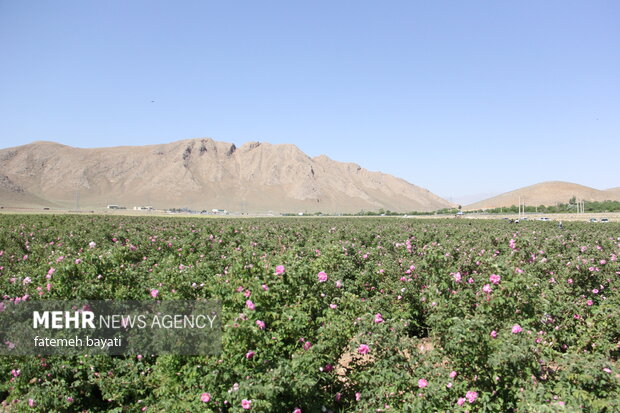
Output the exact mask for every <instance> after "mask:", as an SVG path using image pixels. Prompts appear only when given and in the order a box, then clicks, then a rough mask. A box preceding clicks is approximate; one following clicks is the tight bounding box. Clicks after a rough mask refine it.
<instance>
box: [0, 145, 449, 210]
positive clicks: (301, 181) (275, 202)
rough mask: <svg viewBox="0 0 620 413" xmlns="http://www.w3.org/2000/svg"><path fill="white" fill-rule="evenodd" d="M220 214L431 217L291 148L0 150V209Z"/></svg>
mask: <svg viewBox="0 0 620 413" xmlns="http://www.w3.org/2000/svg"><path fill="white" fill-rule="evenodd" d="M76 199H79V204H80V206H81V207H88V208H105V206H106V205H108V204H116V205H123V206H126V207H128V208H132V207H133V206H136V205H152V206H154V207H155V208H158V209H165V208H173V207H176V208H179V207H189V208H192V209H199V210H203V209H207V210H210V209H214V208H217V209H227V210H229V211H237V212H267V211H273V212H297V211H307V212H316V211H322V212H357V211H360V210H372V211H376V210H379V209H380V208H384V209H386V210H387V209H389V210H392V211H403V212H406V211H413V210H417V211H432V210H436V209H440V208H446V207H451V206H453V205H452V204H451V203H449V202H448V201H446V200H444V199H442V198H440V197H438V196H436V195H434V194H432V193H431V192H429V191H428V190H426V189H423V188H420V187H417V186H415V185H412V184H410V183H408V182H406V181H404V180H402V179H399V178H396V177H394V176H391V175H387V174H383V173H380V172H370V171H368V170H366V169H364V168H362V167H361V166H359V165H356V164H353V163H342V162H336V161H334V160H331V159H330V158H328V157H327V156H325V155H321V156H318V157H314V158H311V157H309V156H307V155H306V154H304V153H303V152H302V151H301V150H299V149H298V148H297V147H296V146H294V145H271V144H269V143H259V142H252V143H246V144H244V145H243V146H241V147H237V146H235V145H234V144H231V143H225V142H217V141H214V140H212V139H208V138H205V139H190V140H182V141H178V142H173V143H169V144H161V145H148V146H122V147H112V148H95V149H83V148H74V147H70V146H65V145H61V144H58V143H53V142H42V141H39V142H34V143H31V144H28V145H23V146H19V147H14V148H7V149H2V150H0V205H7V206H51V207H58V206H60V207H64V208H72V207H74V206H75V205H76Z"/></svg>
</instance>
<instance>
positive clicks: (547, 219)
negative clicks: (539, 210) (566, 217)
mask: <svg viewBox="0 0 620 413" xmlns="http://www.w3.org/2000/svg"><path fill="white" fill-rule="evenodd" d="M538 220H539V221H551V220H550V219H549V218H547V217H540V218H538Z"/></svg>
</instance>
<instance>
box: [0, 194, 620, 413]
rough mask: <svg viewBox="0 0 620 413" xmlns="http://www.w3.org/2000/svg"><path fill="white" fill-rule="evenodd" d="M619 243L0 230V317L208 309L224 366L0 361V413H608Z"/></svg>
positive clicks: (610, 231)
mask: <svg viewBox="0 0 620 413" xmlns="http://www.w3.org/2000/svg"><path fill="white" fill-rule="evenodd" d="M515 208H516V207H515ZM586 209H587V204H586ZM384 213H386V215H387V214H388V213H390V211H384ZM619 230H620V225H618V224H615V223H610V224H608V225H596V226H593V225H588V224H587V223H567V224H566V225H565V228H564V229H562V230H560V229H557V228H556V227H555V226H553V227H552V226H549V225H546V224H545V223H539V222H527V223H524V224H523V225H519V227H518V228H516V227H514V226H511V225H509V224H507V223H505V222H501V221H497V222H492V221H482V220H480V221H473V222H472V221H470V220H455V219H450V220H447V219H446V220H415V219H411V220H396V219H381V218H376V219H372V218H369V219H347V218H334V219H295V218H290V219H289V218H277V219H237V220H235V219H205V218H157V217H120V216H115V217H85V216H26V215H19V216H10V215H0V251H1V255H0V294H1V295H2V296H3V299H4V300H15V299H16V298H19V299H20V300H22V299H29V300H35V299H43V300H45V299H78V298H85V299H134V300H149V299H151V297H150V291H151V290H152V289H154V288H157V289H158V290H159V297H160V298H162V299H163V300H167V299H189V300H192V299H198V298H217V299H220V300H221V302H222V307H223V314H222V317H223V331H222V348H223V351H222V353H221V354H220V355H217V356H202V357H180V356H159V357H157V356H151V355H143V357H136V356H126V357H118V356H115V357H104V356H96V357H84V356H81V357H57V356H55V357H48V358H42V357H2V358H0V375H2V376H3V377H4V380H2V381H0V399H1V400H4V403H5V404H6V405H10V406H11V407H7V409H8V410H9V411H67V412H70V411H89V412H98V411H117V412H121V411H140V410H141V409H143V408H145V407H146V408H147V410H146V411H166V410H168V411H188V412H189V411H199V410H204V411H216V412H218V411H221V412H224V411H230V412H239V411H244V410H243V408H242V407H241V406H242V405H241V403H242V400H243V399H246V400H251V406H252V410H253V411H261V412H271V411H273V412H280V411H281V412H292V411H293V410H294V408H297V407H299V408H301V409H302V411H304V412H315V411H321V410H322V409H323V407H325V409H326V410H328V411H334V412H339V411H360V412H367V411H378V410H381V409H383V410H385V409H386V406H389V407H390V408H391V410H392V411H403V412H407V411H409V412H419V411H490V412H504V411H512V410H513V409H514V410H516V411H536V412H546V411H548V412H553V411H560V410H565V411H591V412H599V411H600V412H612V411H619V410H620V404H619V402H618V400H620V387H619V385H620V383H619V377H620V370H619V369H618V364H617V360H618V353H619V350H618V349H619V347H618V346H619V345H620V295H619V294H618V288H619V287H620V285H619V282H620V281H619V276H618V274H619V271H620V268H619V266H618V261H617V256H618V255H619V252H620V245H619V242H620V240H619V239H618V234H619V233H620V231H619ZM90 242H94V243H95V245H94V246H92V247H91V246H89V243H90ZM278 265H283V266H284V267H285V271H284V272H283V273H277V272H276V266H278ZM51 269H53V271H51ZM322 271H323V272H325V273H326V274H327V277H328V279H327V281H325V282H320V280H319V278H318V273H319V272H322ZM50 272H51V274H50ZM497 276H499V278H498V277H497ZM27 277H29V279H30V282H25V281H24V280H25V279H26V278H27ZM493 280H495V282H494V281H493ZM48 284H49V288H48ZM247 299H250V300H252V301H253V303H254V305H255V309H254V310H251V309H249V308H248V307H247V306H246V300H247ZM377 314H380V315H381V316H380V317H379V318H377V317H378V316H377ZM259 320H260V321H262V322H264V323H265V328H264V329H261V328H260V327H259V323H258V324H257V321H259ZM377 320H379V321H382V322H376V321H377ZM517 325H518V327H519V328H517ZM362 345H366V346H368V348H369V352H368V354H360V349H363V347H360V346H362ZM248 351H254V352H255V355H254V357H251V358H249V357H246V354H247V353H248ZM363 352H364V351H362V353H363ZM474 392H475V393H474ZM203 393H209V395H210V401H208V402H203V401H201V395H202V394H203ZM30 399H32V404H33V407H32V408H31V407H30V406H29V400H30Z"/></svg>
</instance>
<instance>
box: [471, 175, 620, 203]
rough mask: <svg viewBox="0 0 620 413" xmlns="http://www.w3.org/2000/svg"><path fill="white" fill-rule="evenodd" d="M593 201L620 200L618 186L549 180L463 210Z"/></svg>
mask: <svg viewBox="0 0 620 413" xmlns="http://www.w3.org/2000/svg"><path fill="white" fill-rule="evenodd" d="M573 197H575V198H576V200H583V201H586V202H593V201H599V202H601V201H620V188H610V189H606V190H599V189H594V188H590V187H588V186H584V185H579V184H574V183H571V182H562V181H549V182H541V183H538V184H535V185H530V186H526V187H524V188H519V189H516V190H514V191H510V192H506V193H503V194H500V195H497V196H495V197H492V198H489V199H485V200H483V201H479V202H475V203H473V204H470V205H467V206H465V207H464V208H463V209H465V210H478V209H491V208H500V207H503V208H505V207H510V206H512V205H519V201H521V202H523V203H525V205H526V206H540V205H545V206H553V205H556V204H559V203H564V204H566V203H568V202H569V201H570V200H571V198H573Z"/></svg>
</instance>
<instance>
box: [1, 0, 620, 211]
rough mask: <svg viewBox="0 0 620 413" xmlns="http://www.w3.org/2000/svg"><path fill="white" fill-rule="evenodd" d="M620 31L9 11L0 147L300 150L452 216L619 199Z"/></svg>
mask: <svg viewBox="0 0 620 413" xmlns="http://www.w3.org/2000/svg"><path fill="white" fill-rule="evenodd" d="M235 5H236V7H235ZM618 16H620V4H619V3H617V2H612V1H594V2H588V3H578V2H560V1H551V2H545V3H544V4H543V3H538V2H521V3H519V4H507V3H504V4H489V3H485V2H481V1H475V2H468V3H466V4H465V3H459V2H448V1H442V2H433V3H432V4H430V3H416V4H412V3H410V2H394V3H390V4H389V5H386V4H377V3H373V2H339V3H337V4H332V3H330V2H314V3H313V4H312V5H309V4H291V3H287V2H275V1H274V2H269V3H260V4H258V3H252V2H237V3H235V4H234V5H233V4H232V3H224V2H184V3H182V4H181V5H173V4H171V3H166V2H163V1H148V2H147V1H135V2H131V3H125V2H120V1H111V2H106V3H88V4H86V3H83V2H78V1H67V2H62V3H58V2H52V1H41V2H37V3H36V7H32V5H30V4H27V3H23V2H2V3H0V53H1V54H2V56H3V60H4V61H5V62H8V64H4V65H2V66H0V123H1V124H2V125H3V127H2V128H1V129H0V147H1V148H6V147H10V146H19V145H24V144H27V143H31V142H33V141H35V140H48V141H54V142H58V143H62V144H65V145H71V146H77V147H109V146H119V145H147V144H158V143H169V142H173V141H178V140H182V139H189V138H198V137H211V138H213V139H215V140H218V141H225V142H232V143H235V144H237V145H241V144H243V143H245V142H249V141H261V142H269V143H272V144H280V143H291V144H294V145H296V146H298V147H299V148H300V149H301V150H302V151H303V152H305V153H307V154H308V155H310V156H318V155H320V154H326V155H327V156H329V157H330V158H332V159H334V160H336V161H341V162H355V163H358V164H360V165H361V166H362V167H364V168H367V169H369V170H372V171H381V172H384V173H388V174H392V175H395V176H397V177H400V178H403V179H405V180H407V181H409V182H411V183H412V184H415V185H418V186H421V187H423V188H427V189H429V190H430V191H432V192H433V193H435V194H438V195H440V196H443V197H444V198H446V199H448V200H452V201H453V202H457V203H464V202H462V200H464V199H466V198H467V197H469V199H470V200H471V202H473V201H475V200H477V199H474V197H475V196H480V195H483V194H484V195H492V194H498V193H501V192H506V191H511V190H513V189H516V188H520V187H524V186H528V185H532V184H535V183H538V182H543V181H554V180H560V181H568V182H575V183H578V184H581V185H586V186H590V187H593V188H597V189H607V188H611V187H617V186H620V182H619V181H618V173H617V164H618V162H617V159H616V158H617V155H616V153H615V151H613V148H614V147H616V146H617V142H618V141H620V139H619V138H620V136H619V132H620V118H618V117H617V113H620V49H619V48H618V47H617V44H619V43H620V26H618V25H617V17H618Z"/></svg>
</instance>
